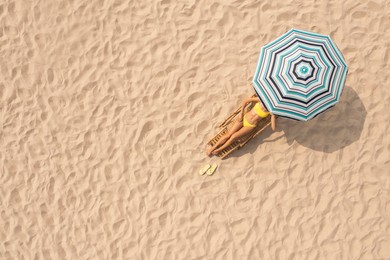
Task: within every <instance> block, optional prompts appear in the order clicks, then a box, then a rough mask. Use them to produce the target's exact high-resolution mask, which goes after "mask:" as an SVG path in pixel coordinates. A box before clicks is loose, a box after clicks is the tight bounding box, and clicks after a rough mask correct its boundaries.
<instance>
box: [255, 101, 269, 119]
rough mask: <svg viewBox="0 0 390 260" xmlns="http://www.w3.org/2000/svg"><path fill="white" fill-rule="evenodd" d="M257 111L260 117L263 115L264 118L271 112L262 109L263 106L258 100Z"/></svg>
mask: <svg viewBox="0 0 390 260" xmlns="http://www.w3.org/2000/svg"><path fill="white" fill-rule="evenodd" d="M254 109H255V113H256V114H257V115H258V116H259V117H262V118H266V117H267V116H268V115H269V112H264V111H263V110H261V107H260V103H259V102H257V103H256V105H255V107H254Z"/></svg>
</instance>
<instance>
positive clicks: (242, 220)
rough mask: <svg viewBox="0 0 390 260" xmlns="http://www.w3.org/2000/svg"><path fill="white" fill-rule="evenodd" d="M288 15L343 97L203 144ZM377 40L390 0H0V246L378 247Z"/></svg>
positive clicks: (239, 253)
mask: <svg viewBox="0 0 390 260" xmlns="http://www.w3.org/2000/svg"><path fill="white" fill-rule="evenodd" d="M290 28H297V29H302V30H309V31H313V32H317V33H321V34H327V35H330V36H331V38H332V39H333V41H334V42H335V43H336V44H337V46H338V47H339V49H340V50H341V52H342V53H343V54H344V57H345V59H346V62H347V64H348V66H349V74H348V78H347V81H346V86H345V89H344V92H343V94H342V97H341V100H340V102H339V103H338V104H337V106H335V107H334V108H332V109H331V110H329V111H327V112H326V113H324V114H322V115H320V116H318V117H316V118H315V119H313V120H312V121H309V122H307V123H301V122H296V121H293V120H288V119H279V121H278V123H279V125H278V129H277V131H276V132H272V131H271V130H270V129H268V130H266V131H265V132H264V133H263V134H262V135H260V136H258V137H257V138H256V139H254V140H253V141H251V143H249V144H248V145H247V146H246V147H244V148H243V149H241V150H239V151H237V152H236V153H234V154H233V155H232V156H231V157H230V158H228V159H226V160H220V159H219V158H208V157H206V156H205V154H204V151H205V149H206V142H207V140H208V139H209V138H210V137H212V136H213V134H214V133H215V132H216V130H217V126H218V124H219V123H220V122H221V121H222V120H223V119H224V118H225V117H226V116H227V115H228V114H229V113H230V112H231V111H232V110H233V109H234V108H236V107H237V105H238V104H240V103H241V100H242V99H243V98H246V97H248V96H250V95H251V94H252V93H253V89H252V86H251V80H252V77H253V73H254V70H255V66H256V62H257V59H258V53H259V50H260V48H261V46H263V45H264V44H266V43H268V42H269V41H271V40H273V39H275V38H277V37H278V36H280V35H281V34H283V33H285V32H286V31H288V30H289V29H290ZM389 50H390V1H389V0H369V1H363V0H360V1H355V0H346V1H336V0H329V1H328V0H316V1H314V0H312V1H303V0H286V1H281V0H275V1H271V0H269V1H251V0H242V1H237V0H223V1H222V0H220V1H214V0H213V1H205V0H199V1H194V0H188V1H170V0H148V1H132V0H130V1H116V0H91V1H86V0H80V1H75V0H66V1H63V0H54V1H40V0H26V1H21V0H16V1H13V0H4V1H1V2H0V55H1V56H0V57H1V67H0V71H1V73H0V123H1V129H0V150H1V153H0V259H7V260H8V259H134V260H143V259H168V260H170V259H210V260H215V259H240V260H241V259H332V260H333V259H390V131H389V126H390V113H389V111H390V76H389V75H390V53H389V52H390V51H389ZM206 163H209V164H211V163H217V164H218V165H219V167H218V169H217V171H216V172H215V174H214V175H213V176H200V175H199V174H198V171H199V168H200V167H201V166H202V165H204V164H206Z"/></svg>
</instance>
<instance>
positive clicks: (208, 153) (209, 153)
mask: <svg viewBox="0 0 390 260" xmlns="http://www.w3.org/2000/svg"><path fill="white" fill-rule="evenodd" d="M213 151H214V148H213V147H211V148H210V149H208V150H207V151H206V155H207V156H209V157H211V153H212V152H213Z"/></svg>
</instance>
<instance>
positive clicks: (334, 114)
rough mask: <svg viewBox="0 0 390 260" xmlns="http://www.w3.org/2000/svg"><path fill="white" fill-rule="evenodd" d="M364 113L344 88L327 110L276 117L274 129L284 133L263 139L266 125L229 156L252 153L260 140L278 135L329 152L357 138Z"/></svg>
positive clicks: (269, 132) (355, 97) (356, 98)
mask: <svg viewBox="0 0 390 260" xmlns="http://www.w3.org/2000/svg"><path fill="white" fill-rule="evenodd" d="M366 116H367V111H366V109H365V107H364V104H363V102H362V101H361V99H360V98H359V96H358V95H357V93H356V92H355V91H354V90H353V89H352V88H350V87H345V88H344V90H343V93H342V95H341V99H340V102H339V103H338V104H336V105H335V106H334V107H332V108H330V109H329V110H328V111H325V112H324V113H322V114H320V115H318V116H317V117H315V118H313V119H311V120H309V121H308V122H300V121H295V120H291V119H286V118H279V119H278V126H277V131H282V132H284V135H281V136H279V137H277V138H273V139H272V140H265V139H266V138H268V137H270V136H271V135H272V133H273V132H272V130H271V128H270V127H269V128H268V129H266V130H265V131H264V132H263V133H261V134H260V135H259V136H257V137H256V138H255V139H254V140H252V141H251V142H249V143H248V144H247V145H246V146H245V147H243V148H242V149H240V150H238V151H236V152H235V153H233V154H232V156H231V157H240V156H241V155H243V154H245V153H253V152H254V151H255V150H256V148H257V147H258V146H259V145H261V144H262V143H264V142H275V141H277V140H278V139H282V138H286V139H287V143H288V144H289V145H292V144H293V142H294V141H296V142H298V143H299V144H300V145H302V146H304V147H307V148H309V149H312V150H316V151H321V152H325V153H332V152H335V151H337V150H340V149H342V148H344V147H346V146H348V145H350V144H352V143H353V142H356V141H357V140H359V138H360V135H361V133H362V130H363V126H364V121H365V119H366Z"/></svg>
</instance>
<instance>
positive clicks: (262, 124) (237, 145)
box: [207, 95, 271, 159]
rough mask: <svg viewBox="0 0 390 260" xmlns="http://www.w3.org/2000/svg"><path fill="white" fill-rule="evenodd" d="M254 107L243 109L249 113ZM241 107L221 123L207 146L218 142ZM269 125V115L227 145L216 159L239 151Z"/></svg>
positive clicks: (249, 105)
mask: <svg viewBox="0 0 390 260" xmlns="http://www.w3.org/2000/svg"><path fill="white" fill-rule="evenodd" d="M255 96H256V95H253V96H252V97H255ZM253 106H254V104H253V103H251V104H248V105H247V106H246V108H245V110H246V111H249V110H250V109H252V107H253ZM241 107H242V106H239V107H238V108H237V109H236V110H235V111H234V112H233V113H231V114H230V115H229V116H228V117H227V118H226V119H225V121H223V122H222V123H221V124H220V125H219V126H218V127H219V129H220V130H219V132H218V133H217V134H216V135H215V136H214V137H213V138H211V139H210V141H208V142H207V144H208V145H210V146H213V145H214V144H215V143H217V142H218V140H219V139H220V138H221V137H222V136H223V135H225V134H226V133H227V132H228V131H229V129H230V128H231V127H232V126H233V125H234V123H235V121H236V119H237V116H239V115H240V113H241ZM270 125H271V115H269V116H267V117H266V118H264V119H262V120H261V121H260V122H259V123H258V125H257V126H256V128H255V129H254V130H253V131H252V132H251V133H249V134H247V135H245V136H243V137H241V138H240V139H238V140H237V141H235V142H233V143H232V144H231V145H229V146H228V147H226V148H225V149H224V150H222V151H221V152H219V153H218V154H217V156H218V157H221V158H222V159H224V158H225V157H227V156H228V155H229V154H231V153H232V152H234V151H235V150H237V149H240V148H242V147H243V146H244V145H245V144H246V143H248V142H249V141H250V140H252V139H253V138H255V137H256V136H257V135H259V134H260V133H261V132H262V131H263V130H264V129H266V128H267V127H268V126H270Z"/></svg>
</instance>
